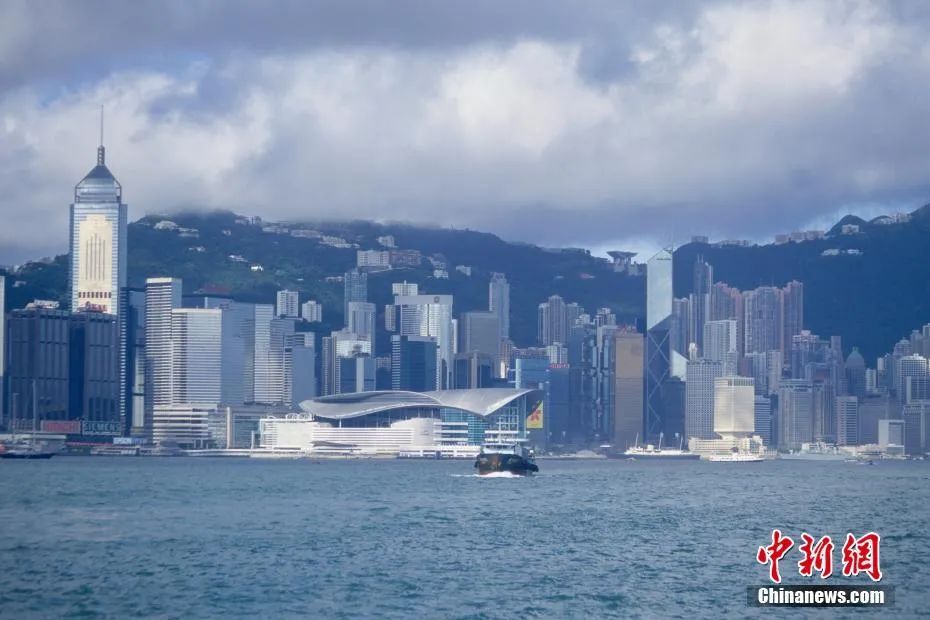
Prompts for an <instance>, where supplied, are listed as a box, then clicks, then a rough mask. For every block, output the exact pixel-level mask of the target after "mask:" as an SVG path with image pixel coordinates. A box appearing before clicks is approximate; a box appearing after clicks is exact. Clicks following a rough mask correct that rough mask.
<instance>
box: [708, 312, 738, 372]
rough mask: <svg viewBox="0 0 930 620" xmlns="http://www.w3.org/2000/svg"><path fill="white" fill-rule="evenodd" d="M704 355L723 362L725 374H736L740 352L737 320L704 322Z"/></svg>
mask: <svg viewBox="0 0 930 620" xmlns="http://www.w3.org/2000/svg"><path fill="white" fill-rule="evenodd" d="M703 342H704V348H703V349H701V350H702V351H703V352H704V357H705V358H706V359H709V360H713V361H715V362H720V363H721V364H723V374H724V376H730V375H735V374H736V370H737V364H738V357H739V354H738V352H737V346H736V345H737V340H736V321H735V320H734V319H726V320H722V321H707V322H705V323H704V336H703Z"/></svg>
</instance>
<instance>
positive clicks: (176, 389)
mask: <svg viewBox="0 0 930 620" xmlns="http://www.w3.org/2000/svg"><path fill="white" fill-rule="evenodd" d="M235 337H236V334H235V332H234V330H233V324H232V323H231V321H230V315H229V314H228V313H227V312H225V311H224V310H223V309H221V308H175V309H174V310H172V311H171V389H172V403H171V404H173V405H178V404H195V405H217V404H221V403H222V404H226V405H235V404H241V403H242V402H243V395H242V363H243V360H242V358H241V357H240V356H238V355H232V354H231V353H232V348H231V346H230V344H231V341H232V339H233V338H235ZM158 413H159V412H158V408H156V410H155V422H156V424H157V423H158V417H159V415H158Z"/></svg>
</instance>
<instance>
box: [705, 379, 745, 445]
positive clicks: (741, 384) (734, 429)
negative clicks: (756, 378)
mask: <svg viewBox="0 0 930 620" xmlns="http://www.w3.org/2000/svg"><path fill="white" fill-rule="evenodd" d="M754 430H755V387H753V382H752V378H751V377H719V378H717V379H715V380H714V432H715V433H717V434H718V435H720V436H721V437H723V438H727V437H749V436H750V435H752V433H753V431H754Z"/></svg>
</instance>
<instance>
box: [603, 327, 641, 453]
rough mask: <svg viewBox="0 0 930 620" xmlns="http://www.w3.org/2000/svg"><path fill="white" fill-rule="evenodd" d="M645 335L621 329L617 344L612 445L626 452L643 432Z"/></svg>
mask: <svg viewBox="0 0 930 620" xmlns="http://www.w3.org/2000/svg"><path fill="white" fill-rule="evenodd" d="M643 345H644V339H643V335H642V334H638V333H636V332H631V331H626V330H618V331H616V332H615V333H614V342H613V358H614V359H613V381H614V385H613V412H612V417H613V419H612V431H613V432H612V433H611V442H612V443H613V445H614V448H615V449H617V450H625V449H626V448H628V447H630V446H632V445H633V444H634V442H636V440H637V437H640V438H641V435H642V432H643V394H644V385H643V382H644V376H645V369H644V367H643V363H644V356H643V354H644V352H643Z"/></svg>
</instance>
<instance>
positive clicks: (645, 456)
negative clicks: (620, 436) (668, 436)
mask: <svg viewBox="0 0 930 620" xmlns="http://www.w3.org/2000/svg"><path fill="white" fill-rule="evenodd" d="M663 438H664V433H659V444H658V445H657V446H654V445H652V444H645V445H642V446H641V445H639V434H637V435H636V441H635V442H634V444H633V446H632V447H630V448H628V449H627V450H626V451H624V452H623V453H622V454H620V455H618V456H617V457H615V458H624V459H631V460H638V459H642V460H644V461H660V460H661V461H694V460H697V459H699V458H701V455H700V454H697V453H695V452H689V451H688V450H685V449H684V437H682V438H681V441H680V442H679V444H678V447H677V448H663V447H662V439H663Z"/></svg>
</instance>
